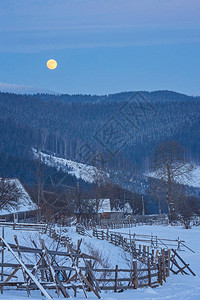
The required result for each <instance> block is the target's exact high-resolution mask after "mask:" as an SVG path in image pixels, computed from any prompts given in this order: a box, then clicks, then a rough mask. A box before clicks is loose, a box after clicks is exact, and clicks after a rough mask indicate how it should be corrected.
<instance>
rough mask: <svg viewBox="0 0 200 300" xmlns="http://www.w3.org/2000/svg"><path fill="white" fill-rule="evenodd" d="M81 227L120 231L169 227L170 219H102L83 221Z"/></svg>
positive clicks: (133, 217)
mask: <svg viewBox="0 0 200 300" xmlns="http://www.w3.org/2000/svg"><path fill="white" fill-rule="evenodd" d="M80 224H81V225H84V227H86V228H87V229H91V228H94V227H95V228H98V229H120V228H131V227H136V226H138V225H153V224H157V225H168V224H169V219H168V217H167V215H165V214H162V215H144V216H143V215H133V216H129V217H127V218H124V219H116V220H113V219H101V220H98V221H94V220H82V221H81V222H80Z"/></svg>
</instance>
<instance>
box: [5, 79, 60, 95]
mask: <svg viewBox="0 0 200 300" xmlns="http://www.w3.org/2000/svg"><path fill="white" fill-rule="evenodd" d="M0 92H3V93H6V92H7V93H14V94H29V95H34V94H56V93H55V92H53V91H50V90H47V89H41V88H37V87H33V86H25V85H18V84H10V83H4V82H0Z"/></svg>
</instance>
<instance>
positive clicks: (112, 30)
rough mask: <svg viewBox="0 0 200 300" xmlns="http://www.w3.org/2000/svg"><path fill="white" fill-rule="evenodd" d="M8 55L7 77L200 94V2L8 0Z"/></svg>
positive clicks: (3, 30) (60, 85)
mask: <svg viewBox="0 0 200 300" xmlns="http://www.w3.org/2000/svg"><path fill="white" fill-rule="evenodd" d="M0 57H1V60H0V61H1V66H0V82H5V83H14V84H19V85H28V86H36V87H39V88H46V89H50V90H53V91H56V92H62V93H70V94H75V93H87V94H88V93H89V94H108V93H114V92H120V91H130V90H149V91H151V90H160V89H168V90H174V91H178V92H183V93H187V94H200V1H199V0H6V1H1V3H0ZM50 58H54V59H56V60H57V62H58V68H57V69H56V70H54V71H51V70H48V69H47V68H46V61H47V60H48V59H50Z"/></svg>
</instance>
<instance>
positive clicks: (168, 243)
mask: <svg viewBox="0 0 200 300" xmlns="http://www.w3.org/2000/svg"><path fill="white" fill-rule="evenodd" d="M76 231H77V232H78V233H79V234H81V235H86V236H91V233H90V232H89V231H88V230H87V229H86V228H85V227H84V226H82V225H80V224H79V225H77V226H76ZM92 235H93V236H94V237H96V238H98V239H101V240H107V241H109V242H110V243H113V244H115V245H116V246H123V248H125V249H127V248H129V247H130V246H134V247H137V246H138V247H139V245H144V244H145V245H147V247H150V248H153V249H157V248H160V249H162V248H165V249H171V248H174V249H177V250H181V249H184V248H187V249H188V250H190V251H192V252H194V251H193V250H192V249H191V248H190V247H188V246H187V245H186V244H185V241H184V240H180V239H179V237H178V238H177V239H163V238H159V237H158V236H156V235H141V234H135V233H134V234H131V233H121V232H114V231H110V230H106V231H104V230H98V229H96V228H93V230H92Z"/></svg>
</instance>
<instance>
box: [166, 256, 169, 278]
mask: <svg viewBox="0 0 200 300" xmlns="http://www.w3.org/2000/svg"><path fill="white" fill-rule="evenodd" d="M169 275H170V250H167V270H166V277H169Z"/></svg>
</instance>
